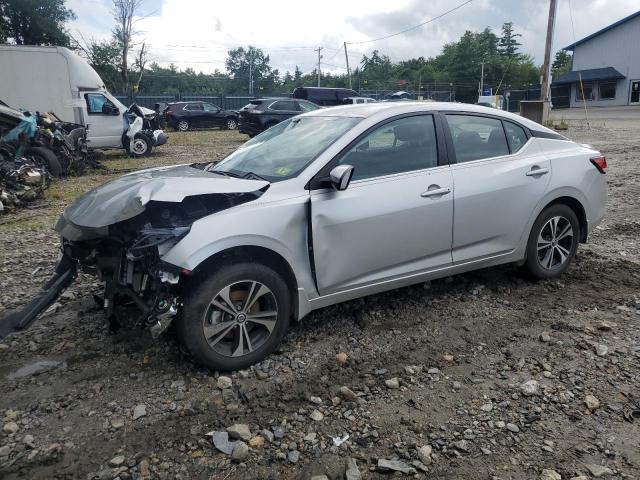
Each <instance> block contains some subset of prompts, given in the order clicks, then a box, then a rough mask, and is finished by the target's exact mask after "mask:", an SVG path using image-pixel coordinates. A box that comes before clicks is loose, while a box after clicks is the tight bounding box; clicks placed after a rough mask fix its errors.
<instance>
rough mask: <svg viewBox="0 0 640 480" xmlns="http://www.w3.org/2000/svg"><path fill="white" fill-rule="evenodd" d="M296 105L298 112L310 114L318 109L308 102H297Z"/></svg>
mask: <svg viewBox="0 0 640 480" xmlns="http://www.w3.org/2000/svg"><path fill="white" fill-rule="evenodd" d="M298 105H299V106H300V110H302V111H303V112H312V111H313V110H317V109H318V108H319V107H318V106H317V105H314V104H313V103H310V102H301V101H299V102H298Z"/></svg>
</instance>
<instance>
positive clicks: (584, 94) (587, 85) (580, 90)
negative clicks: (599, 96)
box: [576, 82, 595, 102]
mask: <svg viewBox="0 0 640 480" xmlns="http://www.w3.org/2000/svg"><path fill="white" fill-rule="evenodd" d="M580 85H581V84H580V82H578V83H576V101H577V102H581V101H582V99H583V98H584V99H585V100H586V101H587V102H588V101H591V100H594V98H593V96H594V95H595V91H594V89H593V83H592V82H582V87H581V86H580Z"/></svg>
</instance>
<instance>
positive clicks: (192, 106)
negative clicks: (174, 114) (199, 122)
mask: <svg viewBox="0 0 640 480" xmlns="http://www.w3.org/2000/svg"><path fill="white" fill-rule="evenodd" d="M184 109H185V110H189V111H193V112H201V111H202V110H204V109H203V107H202V104H201V103H190V104H188V105H187V106H186V107H184Z"/></svg>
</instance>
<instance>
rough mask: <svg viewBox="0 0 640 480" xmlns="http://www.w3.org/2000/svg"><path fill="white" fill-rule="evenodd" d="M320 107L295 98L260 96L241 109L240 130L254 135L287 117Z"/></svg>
mask: <svg viewBox="0 0 640 480" xmlns="http://www.w3.org/2000/svg"><path fill="white" fill-rule="evenodd" d="M318 108H320V107H319V106H318V105H316V104H314V103H311V102H307V101H305V100H296V99H294V98H258V99H255V100H251V102H249V103H248V104H247V105H245V106H244V107H242V108H241V109H240V112H239V115H238V120H239V122H238V130H239V131H240V133H246V134H247V135H249V136H250V137H254V136H256V135H258V134H259V133H261V132H264V131H265V130H266V129H267V128H269V127H272V126H274V125H275V124H277V123H280V122H281V121H283V120H286V119H287V118H291V117H293V116H295V115H300V114H301V113H304V112H310V111H312V110H317V109H318Z"/></svg>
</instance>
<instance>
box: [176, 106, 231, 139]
mask: <svg viewBox="0 0 640 480" xmlns="http://www.w3.org/2000/svg"><path fill="white" fill-rule="evenodd" d="M164 118H165V120H166V122H167V125H169V126H170V127H172V128H174V129H176V130H180V131H181V132H186V131H187V130H190V129H193V128H208V127H219V128H226V129H227V130H235V129H236V128H238V112H235V111H233V110H223V109H222V108H220V107H218V106H217V105H213V104H212V103H207V102H173V103H169V104H167V108H166V109H165V110H164Z"/></svg>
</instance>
